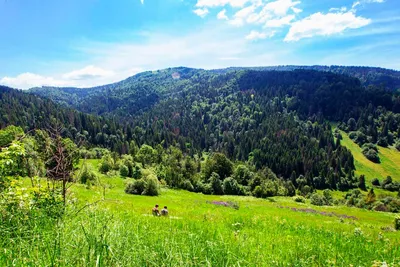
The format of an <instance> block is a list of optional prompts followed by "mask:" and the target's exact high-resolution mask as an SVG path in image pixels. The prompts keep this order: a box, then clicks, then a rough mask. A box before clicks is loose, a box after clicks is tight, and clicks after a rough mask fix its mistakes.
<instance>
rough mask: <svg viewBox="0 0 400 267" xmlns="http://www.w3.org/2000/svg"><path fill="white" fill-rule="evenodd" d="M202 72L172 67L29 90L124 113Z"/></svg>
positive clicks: (195, 80)
mask: <svg viewBox="0 0 400 267" xmlns="http://www.w3.org/2000/svg"><path fill="white" fill-rule="evenodd" d="M205 73H206V72H205V71H203V70H197V69H190V68H173V69H165V70H159V71H148V72H143V73H140V74H137V75H135V76H132V77H130V78H128V79H126V80H123V81H121V82H118V83H114V84H109V85H104V86H98V87H93V88H86V89H79V88H57V87H41V88H32V89H30V90H29V91H30V92H32V93H33V94H37V95H40V96H43V97H48V98H50V99H52V100H54V101H56V102H58V103H60V104H64V105H67V106H69V107H73V108H75V109H77V110H80V111H82V112H86V113H92V114H96V115H119V116H122V117H128V116H133V115H135V114H137V113H138V112H141V111H143V110H146V109H147V108H149V107H151V106H153V105H154V104H155V103H157V102H158V101H159V99H160V98H164V97H168V96H171V95H173V94H174V93H177V92H180V91H181V90H183V89H187V88H190V87H193V86H196V85H197V84H199V83H202V82H204V74H205ZM202 74H203V75H202ZM210 74H211V75H212V73H207V76H209V75H210Z"/></svg>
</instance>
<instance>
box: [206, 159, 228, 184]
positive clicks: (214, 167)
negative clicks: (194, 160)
mask: <svg viewBox="0 0 400 267" xmlns="http://www.w3.org/2000/svg"><path fill="white" fill-rule="evenodd" d="M232 172H233V164H232V162H231V161H230V160H229V159H228V158H227V157H226V156H225V155H224V154H222V153H214V154H213V155H212V157H211V158H209V159H207V161H206V163H205V170H204V175H205V179H209V178H210V177H211V175H212V173H216V174H218V176H219V178H220V179H221V180H224V179H225V178H227V177H229V176H231V174H232Z"/></svg>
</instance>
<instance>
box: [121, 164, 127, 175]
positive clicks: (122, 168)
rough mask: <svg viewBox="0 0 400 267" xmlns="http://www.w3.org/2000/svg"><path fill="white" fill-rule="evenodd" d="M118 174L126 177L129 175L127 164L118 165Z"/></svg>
mask: <svg viewBox="0 0 400 267" xmlns="http://www.w3.org/2000/svg"><path fill="white" fill-rule="evenodd" d="M119 174H120V175H121V176H122V177H128V176H129V168H128V166H126V165H124V164H121V166H119Z"/></svg>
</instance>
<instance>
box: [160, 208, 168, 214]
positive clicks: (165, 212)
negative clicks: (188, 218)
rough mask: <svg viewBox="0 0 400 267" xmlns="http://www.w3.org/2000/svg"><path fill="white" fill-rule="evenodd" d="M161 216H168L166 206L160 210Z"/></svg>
mask: <svg viewBox="0 0 400 267" xmlns="http://www.w3.org/2000/svg"><path fill="white" fill-rule="evenodd" d="M161 216H168V208H167V206H164V208H163V209H162V210H161Z"/></svg>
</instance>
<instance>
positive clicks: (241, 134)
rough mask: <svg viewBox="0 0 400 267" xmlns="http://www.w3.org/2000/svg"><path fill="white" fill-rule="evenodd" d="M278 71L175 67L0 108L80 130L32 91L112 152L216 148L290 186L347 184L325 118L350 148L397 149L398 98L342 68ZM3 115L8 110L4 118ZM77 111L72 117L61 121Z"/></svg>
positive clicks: (344, 154)
mask: <svg viewBox="0 0 400 267" xmlns="http://www.w3.org/2000/svg"><path fill="white" fill-rule="evenodd" d="M286 68H292V69H288V70H285V71H281V70H279V71H278V70H275V69H268V70H263V69H262V68H256V69H251V68H233V69H225V70H211V71H207V70H201V69H190V68H184V67H180V68H171V69H165V70H160V71H154V72H144V73H140V74H138V75H135V76H133V77H130V78H128V79H126V80H124V81H121V82H118V83H114V84H110V85H105V86H99V87H94V88H87V89H77V88H36V89H32V90H30V91H29V92H28V93H23V92H20V91H12V92H11V94H14V95H15V96H14V97H12V96H10V95H9V94H6V95H8V97H7V99H9V100H8V102H7V101H6V102H5V103H4V104H2V106H1V110H2V111H3V110H4V111H3V113H2V116H3V117H4V118H7V119H8V120H7V121H6V123H11V124H14V123H15V122H18V123H17V124H18V125H21V124H24V123H25V124H26V125H30V124H31V121H32V118H33V119H35V118H36V117H37V116H38V115H32V114H37V113H38V112H40V115H41V116H42V120H46V119H47V118H48V117H49V118H52V117H55V118H60V120H61V121H62V122H64V125H65V126H66V128H68V129H70V130H69V132H70V133H73V132H76V131H75V130H74V129H73V128H76V130H77V131H78V132H80V133H82V134H83V133H84V131H82V129H86V128H87V127H88V126H87V125H86V124H84V123H83V121H86V118H89V117H86V116H88V115H84V113H79V112H78V111H74V110H73V109H71V108H60V106H59V105H56V104H54V103H53V102H52V101H49V100H48V99H43V98H41V97H38V96H35V95H33V94H40V95H42V96H46V97H49V98H52V99H54V100H55V101H57V102H58V103H62V104H63V105H64V106H69V107H72V108H74V109H77V110H79V111H81V112H85V113H92V114H93V116H92V117H91V118H93V120H95V121H94V122H93V123H92V125H93V127H90V129H91V130H90V131H89V133H88V135H89V136H90V140H92V142H93V144H99V145H102V146H106V147H110V148H111V149H113V150H114V151H118V152H121V153H126V152H127V151H129V150H131V149H133V150H135V149H136V148H137V147H140V146H142V145H143V144H147V145H150V146H152V147H154V148H157V149H158V150H161V149H163V148H165V149H168V148H170V147H171V146H175V147H178V148H179V149H180V150H181V151H182V152H183V153H184V154H188V155H191V156H194V155H195V154H197V155H202V153H203V152H221V153H223V154H225V155H226V156H227V157H228V158H230V159H232V160H234V161H237V160H240V161H243V162H250V164H251V165H252V166H254V168H255V169H257V170H262V169H263V168H265V167H268V168H270V169H271V170H272V171H273V172H274V173H275V174H276V175H277V176H279V177H283V178H284V179H286V180H288V179H291V181H292V183H293V184H294V185H295V186H296V187H299V186H300V187H301V186H303V185H309V186H312V187H313V188H318V189H324V188H332V189H341V190H346V189H349V188H353V187H354V186H355V184H356V181H357V177H355V176H354V168H355V166H354V158H353V156H352V154H351V153H350V151H349V150H347V149H346V148H345V147H343V146H342V145H341V144H340V141H336V140H335V139H334V138H333V135H332V129H331V126H330V123H329V121H336V122H338V127H340V129H343V130H344V131H346V132H353V133H352V134H351V136H353V137H356V138H357V144H359V145H360V146H362V145H364V144H367V145H369V147H371V145H372V143H373V144H377V145H379V146H396V147H397V146H398V144H400V143H399V142H400V96H399V95H398V93H396V92H395V91H394V89H391V90H388V88H387V87H385V86H381V85H376V84H373V83H371V84H369V85H368V86H366V83H365V82H362V81H361V80H360V79H359V78H356V77H354V75H349V74H348V73H350V70H348V73H346V74H338V73H335V72H332V71H316V70H312V69H301V68H300V69H298V68H297V67H286ZM393 75H394V74H393ZM365 77H369V76H368V75H367V76H365ZM371 77H372V76H371ZM13 99H14V100H13ZM30 100H31V101H30ZM12 101H14V102H15V105H12V104H9V102H12ZM36 102H38V103H36ZM19 103H23V105H20V106H18V105H19ZM29 103H31V104H29ZM48 107H50V108H48ZM7 109H9V110H11V112H8V111H7ZM57 109H58V110H59V111H58V110H57ZM22 111H24V112H23V113H21V112H22ZM67 111H68V112H67ZM64 112H66V113H64ZM10 113H11V114H16V115H15V116H12V117H11V118H12V119H11V120H10V119H9V114H10ZM57 114H59V115H58V116H57ZM78 114H79V116H81V119H80V120H78V119H70V116H72V118H75V116H78ZM99 115H100V116H99ZM24 116H26V117H27V119H26V120H25V121H23V122H21V121H20V120H21V118H23V117H24ZM83 118H85V119H83ZM107 118H108V119H107ZM69 124H71V126H72V125H74V126H73V127H71V126H70V125H69ZM75 124H76V126H75ZM84 125H86V126H84ZM370 143H371V144H370ZM399 147H400V145H399ZM370 152H371V151H370ZM297 178H299V179H300V180H298V179H297Z"/></svg>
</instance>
